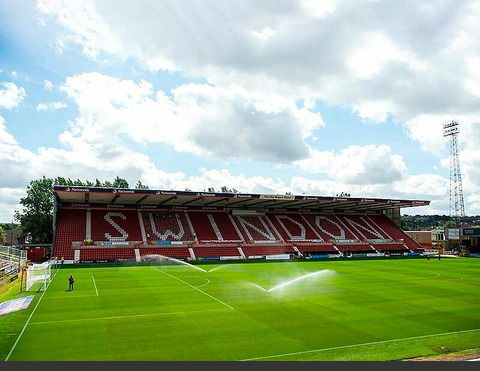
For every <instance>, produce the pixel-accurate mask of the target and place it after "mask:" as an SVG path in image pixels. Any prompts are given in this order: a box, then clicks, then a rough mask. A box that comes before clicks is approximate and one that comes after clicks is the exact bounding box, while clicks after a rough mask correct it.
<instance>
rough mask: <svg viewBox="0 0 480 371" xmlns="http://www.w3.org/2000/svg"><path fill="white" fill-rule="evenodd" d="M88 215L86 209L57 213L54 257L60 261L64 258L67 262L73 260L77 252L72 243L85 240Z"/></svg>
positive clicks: (62, 210)
mask: <svg viewBox="0 0 480 371" xmlns="http://www.w3.org/2000/svg"><path fill="white" fill-rule="evenodd" d="M86 215H87V214H86V210H85V209H68V208H63V209H60V211H59V212H58V213H57V226H56V231H55V243H54V249H53V252H52V256H57V257H58V258H59V259H60V258H61V257H63V258H64V259H65V260H73V258H74V255H75V250H74V249H72V247H71V246H72V242H73V241H83V240H84V238H85V225H86Z"/></svg>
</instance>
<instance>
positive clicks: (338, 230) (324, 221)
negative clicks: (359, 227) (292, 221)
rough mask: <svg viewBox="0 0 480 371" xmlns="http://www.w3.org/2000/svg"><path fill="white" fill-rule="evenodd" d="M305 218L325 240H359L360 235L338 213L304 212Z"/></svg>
mask: <svg viewBox="0 0 480 371" xmlns="http://www.w3.org/2000/svg"><path fill="white" fill-rule="evenodd" d="M303 217H304V218H305V220H307V221H308V222H309V223H310V225H311V226H312V227H313V228H314V229H315V231H316V232H317V233H318V234H319V235H320V236H321V238H322V239H324V240H325V241H329V240H331V239H345V240H358V239H359V237H358V236H357V235H356V234H354V233H353V232H352V231H351V229H350V228H349V227H348V226H347V225H345V223H344V221H343V220H341V219H339V218H338V216H337V215H336V214H310V213H309V214H303Z"/></svg>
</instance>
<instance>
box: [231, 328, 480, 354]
mask: <svg viewBox="0 0 480 371" xmlns="http://www.w3.org/2000/svg"><path fill="white" fill-rule="evenodd" d="M474 331H480V329H478V328H477V329H472V330H465V331H453V332H444V333H442V334H432V335H421V336H412V337H408V338H400V339H391V340H381V341H372V342H371V343H361V344H351V345H343V346H339V347H332V348H322V349H312V350H304V351H301V352H292V353H282V354H274V355H271V356H263V357H255V358H248V359H241V360H240V361H255V360H257V359H267V358H278V357H284V356H293V355H298V354H307V353H316V352H325V351H328V350H338V349H346V348H355V347H361V346H366V345H377V344H385V343H394V342H396V341H404V340H414V339H422V338H430V337H435V336H444V335H452V334H462V333H466V332H474Z"/></svg>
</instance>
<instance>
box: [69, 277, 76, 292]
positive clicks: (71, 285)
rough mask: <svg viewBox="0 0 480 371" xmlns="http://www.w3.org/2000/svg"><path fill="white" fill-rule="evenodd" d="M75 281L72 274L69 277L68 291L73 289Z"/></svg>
mask: <svg viewBox="0 0 480 371" xmlns="http://www.w3.org/2000/svg"><path fill="white" fill-rule="evenodd" d="M74 282H75V280H74V279H73V276H72V275H70V277H68V291H73V283H74Z"/></svg>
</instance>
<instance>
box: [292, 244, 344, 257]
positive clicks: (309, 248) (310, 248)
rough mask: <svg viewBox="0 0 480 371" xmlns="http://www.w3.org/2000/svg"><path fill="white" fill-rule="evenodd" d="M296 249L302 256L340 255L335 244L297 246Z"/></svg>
mask: <svg viewBox="0 0 480 371" xmlns="http://www.w3.org/2000/svg"><path fill="white" fill-rule="evenodd" d="M296 247H297V249H298V250H299V251H300V252H301V253H302V254H303V253H306V252H326V253H332V254H333V253H338V250H337V249H336V248H335V246H334V245H333V243H315V244H313V243H310V244H296Z"/></svg>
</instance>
